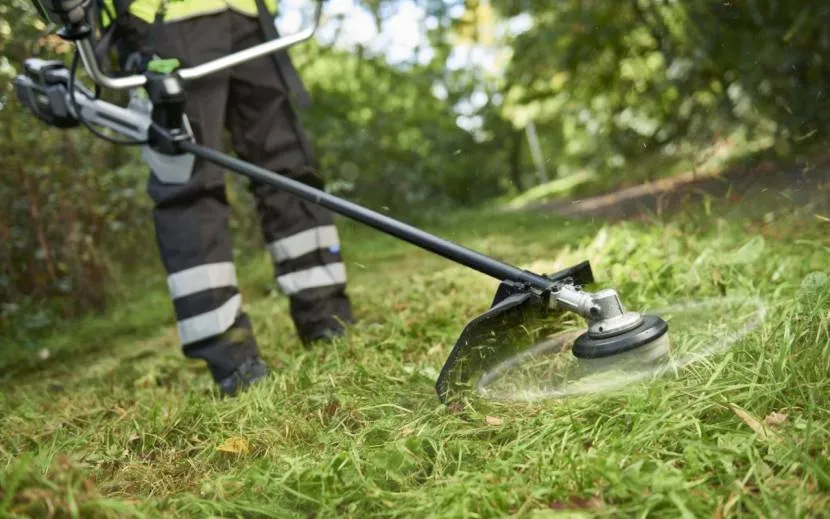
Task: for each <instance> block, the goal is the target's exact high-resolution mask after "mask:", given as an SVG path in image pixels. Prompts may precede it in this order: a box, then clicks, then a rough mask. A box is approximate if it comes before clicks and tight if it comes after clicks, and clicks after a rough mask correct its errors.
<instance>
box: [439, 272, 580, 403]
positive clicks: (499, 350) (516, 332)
mask: <svg viewBox="0 0 830 519" xmlns="http://www.w3.org/2000/svg"><path fill="white" fill-rule="evenodd" d="M545 277H547V278H549V279H550V280H551V282H552V285H553V284H555V283H569V284H574V285H588V284H590V283H593V282H594V277H593V273H592V272H591V266H590V264H589V263H588V262H587V261H585V262H582V263H580V264H578V265H575V266H573V267H570V268H567V269H565V270H562V271H559V272H557V273H555V274H551V275H547V276H545ZM559 314H561V311H559V310H551V309H550V308H549V305H548V298H547V294H546V293H542V292H540V291H538V290H533V289H531V288H529V287H527V286H525V285H523V284H521V283H516V282H513V281H502V283H501V284H500V285H499V287H498V289H497V290H496V295H495V297H494V298H493V303H492V305H491V307H490V309H489V310H488V311H487V312H485V313H483V314H481V315H479V316H478V317H476V318H474V319H473V320H472V321H470V322H469V323H467V326H465V327H464V331H462V332H461V336H460V337H459V338H458V340H457V341H456V343H455V346H453V349H452V351H451V352H450V355H449V357H448V358H447V361H446V362H445V363H444V367H443V368H442V369H441V374H440V375H439V376H438V380H437V382H436V383H435V390H436V392H437V393H438V398H439V399H440V400H441V402H443V403H445V404H446V403H447V402H448V400H449V399H450V398H451V397H452V395H453V394H455V393H458V392H462V391H464V390H467V389H469V388H470V383H471V381H472V380H477V379H478V377H479V376H481V374H482V373H484V372H485V371H487V370H488V369H489V368H491V367H493V366H495V365H496V364H497V363H499V362H500V361H502V360H504V359H505V358H507V357H509V356H510V355H513V354H515V353H518V352H520V351H522V350H524V349H526V348H529V347H530V346H532V345H533V344H535V343H536V342H537V340H538V339H539V338H540V337H542V336H543V335H545V334H547V333H550V332H551V331H552V329H551V327H550V322H551V320H552V319H553V318H555V317H556V316H557V315H559Z"/></svg>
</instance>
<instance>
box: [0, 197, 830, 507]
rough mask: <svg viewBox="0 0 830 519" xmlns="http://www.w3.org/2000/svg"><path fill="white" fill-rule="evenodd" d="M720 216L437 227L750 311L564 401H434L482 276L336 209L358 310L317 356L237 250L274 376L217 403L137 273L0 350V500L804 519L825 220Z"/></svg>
mask: <svg viewBox="0 0 830 519" xmlns="http://www.w3.org/2000/svg"><path fill="white" fill-rule="evenodd" d="M732 210H733V211H734V207H733V208H732ZM733 216H734V217H732V218H730V219H729V220H724V219H718V218H717V214H713V215H710V216H709V217H707V218H703V217H701V216H700V215H697V216H696V217H695V218H691V217H690V218H685V219H678V220H677V221H676V222H675V223H670V224H658V223H654V224H632V223H616V224H602V223H601V222H566V221H564V220H559V219H556V218H553V217H550V216H547V215H546V216H544V217H542V216H538V215H532V214H511V215H486V214H480V213H476V214H467V215H464V216H463V217H461V216H450V217H447V218H446V219H445V221H444V222H443V223H442V224H440V225H437V226H435V229H437V230H438V231H440V233H441V234H442V235H447V236H450V237H451V238H453V239H456V240H458V241H460V242H463V243H465V244H468V245H470V246H472V247H474V248H477V249H481V250H483V251H485V252H488V253H491V254H493V255H496V256H499V257H502V258H505V259H507V260H509V261H511V262H515V263H518V264H522V265H525V266H531V265H532V266H533V268H536V269H539V270H552V269H554V268H560V267H564V266H567V265H569V264H572V263H575V262H577V261H581V260H583V259H589V260H591V262H592V264H593V267H594V271H595V273H596V275H597V278H598V281H599V285H600V286H614V287H616V288H617V289H619V290H620V292H621V293H622V295H623V297H624V299H625V301H626V303H627V304H628V305H629V306H632V307H635V308H636V307H639V306H644V305H647V306H659V305H664V304H668V303H671V302H672V301H674V300H677V299H689V298H693V297H713V296H718V295H720V294H733V293H746V294H755V295H759V296H762V297H763V298H765V300H767V301H768V302H769V304H770V308H771V311H770V315H769V317H768V320H767V321H766V322H765V324H764V325H763V327H762V328H761V329H760V330H758V331H757V332H756V333H755V334H754V335H753V337H752V338H751V339H750V340H749V341H746V342H745V343H743V344H742V345H741V346H740V347H739V348H736V349H734V350H732V351H730V352H729V353H726V354H724V355H722V356H718V357H715V358H713V359H712V360H711V361H710V362H707V363H704V364H701V365H697V366H694V367H693V368H690V369H689V370H688V371H687V372H686V373H685V375H684V376H683V377H681V378H680V379H678V380H668V379H667V380H664V381H662V382H659V383H656V384H654V385H652V386H649V387H647V388H645V389H643V390H641V391H637V392H626V393H625V394H621V395H616V396H612V397H607V396H606V397H583V398H579V399H574V400H570V401H567V402H562V401H558V402H542V403H534V404H521V405H519V404H498V403H491V402H482V401H476V400H473V401H472V402H471V406H470V407H469V408H468V409H466V410H464V411H461V412H452V411H449V410H448V409H446V408H445V407H443V406H442V405H440V404H439V402H438V400H437V398H436V395H435V392H434V390H433V384H434V382H435V377H436V375H437V372H438V370H440V368H441V365H442V364H443V362H444V359H445V357H446V355H447V354H448V352H449V350H450V348H451V347H452V344H453V342H454V341H455V339H456V338H457V336H458V334H459V333H460V331H461V329H462V327H463V325H464V324H465V323H466V322H467V321H468V320H469V319H470V318H472V317H474V316H475V315H477V314H478V313H480V312H482V311H484V310H485V309H486V308H487V305H488V304H489V302H490V300H491V298H492V294H493V290H494V288H495V281H493V280H490V279H488V278H486V277H484V276H482V275H479V274H477V273H475V272H472V271H470V270H467V269H464V268H462V267H459V266H456V265H453V264H452V263H450V262H447V261H445V260H442V259H440V258H437V257H434V256H431V255H428V254H426V253H423V252H420V251H418V250H416V249H414V248H413V247H411V246H409V245H407V244H404V243H401V242H398V241H395V240H393V239H391V238H388V237H385V236H382V235H379V234H376V233H374V232H372V231H369V230H367V229H365V228H362V227H358V226H356V225H351V224H347V225H344V229H343V233H342V234H343V240H344V243H345V251H346V255H347V260H348V263H349V272H350V275H351V278H352V283H351V294H352V297H353V299H354V303H355V306H356V311H357V313H358V314H359V315H360V317H361V323H360V324H359V325H358V326H357V327H356V329H355V330H354V332H353V333H352V335H351V336H350V337H348V338H347V339H345V340H342V341H340V342H337V343H335V344H334V345H332V346H330V347H327V348H316V349H311V350H306V349H303V348H302V346H301V345H300V344H299V342H298V341H297V340H296V338H295V337H294V334H293V329H292V326H291V323H290V321H289V319H288V317H287V304H286V301H285V300H284V299H282V298H280V297H278V296H276V295H273V294H269V293H268V289H269V288H270V287H271V281H270V276H271V271H270V267H269V265H268V262H267V258H266V257H265V256H264V255H263V256H258V257H256V258H249V259H248V260H246V261H245V262H242V261H240V264H241V265H242V264H244V265H245V267H244V268H240V274H241V277H242V287H243V293H244V297H245V300H246V301H247V308H248V310H249V311H250V314H251V316H252V319H253V321H254V323H255V328H256V334H257V336H258V338H259V341H260V345H261V348H262V350H263V353H264V356H265V357H266V359H267V361H268V363H269V364H270V365H271V366H273V367H274V374H273V376H271V377H270V378H269V379H268V380H267V381H266V382H265V383H263V384H261V385H260V386H258V387H256V388H254V389H253V390H251V391H250V392H248V393H246V394H243V395H242V396H241V397H239V398H238V399H232V400H228V399H225V400H223V399H220V398H218V397H217V396H216V395H215V393H214V392H213V390H212V387H211V384H210V381H209V379H208V376H207V373H206V372H205V370H204V369H203V368H202V367H201V366H200V365H199V364H196V363H192V362H190V361H187V360H185V359H184V358H183V357H182V356H181V355H180V354H179V352H178V349H177V343H176V337H175V333H174V330H173V319H172V315H171V307H170V304H169V302H168V301H167V300H166V296H165V294H164V291H163V288H164V283H163V277H162V276H161V274H160V273H159V272H156V273H155V274H156V276H158V279H156V280H154V281H153V282H152V283H153V284H152V285H151V286H150V288H148V289H147V290H146V291H144V292H141V293H134V294H131V295H130V297H125V298H124V300H125V301H124V302H122V303H121V304H120V305H119V306H118V307H116V308H114V309H113V310H112V314H111V316H109V317H108V318H102V317H99V318H95V319H88V320H86V321H84V322H83V323H81V324H80V325H79V326H78V327H77V328H76V329H75V330H74V331H72V332H71V333H61V334H60V336H55V337H53V338H52V339H50V340H48V341H45V342H44V343H43V344H42V345H41V346H42V347H43V348H46V349H48V350H49V351H50V357H49V358H48V359H47V360H40V359H39V358H38V357H37V356H36V355H35V354H34V352H31V353H26V354H25V355H22V354H14V353H9V352H4V353H3V355H4V356H5V358H7V360H6V361H5V363H3V364H0V373H2V374H0V382H2V393H0V430H2V436H0V438H1V439H0V516H4V517H5V516H10V517H15V516H17V517H24V516H30V517H44V516H48V515H49V513H50V511H55V513H56V514H57V513H60V514H63V515H72V514H73V513H74V514H75V515H76V516H78V517H95V516H113V517H131V516H136V517H141V516H147V517H156V516H165V517H171V516H172V517H211V516H214V517H218V516H221V517H294V516H297V517H310V516H314V517H333V516H344V517H366V516H383V517H392V516H396V517H397V516H409V517H496V516H504V515H507V514H511V513H512V514H515V515H517V516H520V517H553V516H555V514H557V513H562V510H564V509H569V510H571V512H572V513H582V514H584V515H585V516H586V517H587V516H608V517H611V516H614V517H617V516H632V517H644V516H658V517H672V518H674V517H733V516H753V517H755V516H765V517H819V516H821V514H823V513H826V511H827V510H828V509H830V463H828V461H827V460H828V459H830V457H829V456H828V455H829V454H830V450H829V449H830V448H829V447H828V445H830V398H828V395H830V379H828V376H827V375H828V373H830V279H828V277H827V276H828V274H830V270H828V268H829V266H830V254H828V249H827V246H828V245H830V244H828V241H827V236H828V230H827V229H828V225H827V223H826V222H822V221H820V220H818V219H813V220H802V219H792V218H786V217H784V216H780V217H779V218H777V219H776V220H775V221H774V222H764V221H762V220H760V221H755V220H753V221H748V220H745V219H741V218H740V217H738V215H735V214H734V213H733ZM774 413H777V414H774ZM488 417H489V418H488ZM765 419H766V424H765V423H764V421H765ZM229 440H233V441H231V442H230V443H228V441H229ZM223 445H225V446H230V447H231V449H230V450H236V451H238V452H225V451H223V450H220V449H219V448H220V446H223ZM574 511H576V512H574ZM571 517H574V515H571Z"/></svg>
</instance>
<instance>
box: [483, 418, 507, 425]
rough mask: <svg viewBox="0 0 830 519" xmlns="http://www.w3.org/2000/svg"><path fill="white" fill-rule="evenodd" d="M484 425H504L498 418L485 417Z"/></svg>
mask: <svg viewBox="0 0 830 519" xmlns="http://www.w3.org/2000/svg"><path fill="white" fill-rule="evenodd" d="M484 423H486V424H487V425H501V424H503V423H504V420H502V419H501V418H499V417H498V416H487V417H485V418H484Z"/></svg>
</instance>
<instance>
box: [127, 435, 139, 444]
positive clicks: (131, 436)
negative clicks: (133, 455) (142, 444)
mask: <svg viewBox="0 0 830 519" xmlns="http://www.w3.org/2000/svg"><path fill="white" fill-rule="evenodd" d="M140 439H141V436H139V435H138V433H132V434H131V435H130V438H129V442H130V443H133V442H134V441H138V440H140Z"/></svg>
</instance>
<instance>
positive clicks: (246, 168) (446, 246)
mask: <svg viewBox="0 0 830 519" xmlns="http://www.w3.org/2000/svg"><path fill="white" fill-rule="evenodd" d="M179 146H180V147H181V149H182V150H183V151H186V152H188V153H191V154H193V155H195V156H196V157H199V158H201V159H204V160H207V161H209V162H212V163H214V164H216V165H219V166H222V167H225V168H228V169H230V170H232V171H235V172H237V173H239V174H241V175H244V176H246V177H248V178H251V179H253V180H257V181H259V182H263V183H265V184H268V185H271V186H273V187H275V188H277V189H281V190H283V191H285V192H288V193H291V194H292V195H294V196H297V197H299V198H302V199H303V200H307V201H309V202H312V203H315V204H318V205H321V206H323V207H325V208H327V209H330V210H332V211H334V212H335V213H338V214H341V215H343V216H345V217H347V218H351V219H352V220H356V221H358V222H360V223H363V224H366V225H368V226H370V227H373V228H375V229H378V230H379V231H382V232H384V233H386V234H390V235H392V236H395V237H397V238H400V239H402V240H404V241H407V242H409V243H411V244H412V245H416V246H418V247H420V248H422V249H425V250H428V251H430V252H433V253H435V254H438V255H439V256H443V257H445V258H447V259H449V260H451V261H454V262H456V263H460V264H462V265H464V266H467V267H470V268H471V269H474V270H477V271H478V272H481V273H483V274H487V275H488V276H491V277H493V278H496V279H497V280H499V281H505V280H509V281H515V282H520V283H528V284H530V285H531V286H532V287H534V288H537V289H539V290H546V289H548V288H550V287H551V285H553V284H554V282H553V281H552V280H550V279H548V278H545V277H543V276H540V275H538V274H534V273H532V272H528V271H526V270H522V269H519V268H516V267H514V266H512V265H508V264H507V263H504V262H501V261H498V260H496V259H493V258H491V257H489V256H486V255H484V254H481V253H480V252H476V251H474V250H470V249H468V248H466V247H463V246H461V245H458V244H457V243H453V242H451V241H448V240H445V239H442V238H439V237H437V236H435V235H432V234H430V233H428V232H425V231H422V230H421V229H418V228H416V227H413V226H411V225H407V224H405V223H403V222H399V221H398V220H395V219H394V218H390V217H388V216H385V215H382V214H380V213H377V212H375V211H372V210H371V209H367V208H365V207H362V206H360V205H357V204H355V203H353V202H349V201H347V200H343V199H341V198H338V197H336V196H334V195H331V194H329V193H326V192H325V191H322V190H319V189H316V188H314V187H311V186H309V185H307V184H303V183H302V182H298V181H296V180H293V179H291V178H288V177H285V176H282V175H279V174H277V173H274V172H273V171H270V170H267V169H265V168H261V167H258V166H255V165H253V164H250V163H248V162H245V161H243V160H239V159H237V158H234V157H231V156H229V155H226V154H224V153H222V152H219V151H216V150H214V149H211V148H208V147H205V146H202V145H200V144H196V143H193V142H188V141H185V142H181V143H179Z"/></svg>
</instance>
